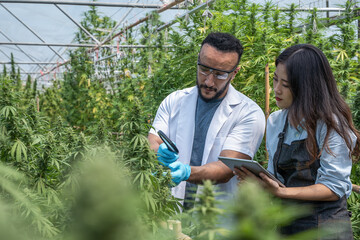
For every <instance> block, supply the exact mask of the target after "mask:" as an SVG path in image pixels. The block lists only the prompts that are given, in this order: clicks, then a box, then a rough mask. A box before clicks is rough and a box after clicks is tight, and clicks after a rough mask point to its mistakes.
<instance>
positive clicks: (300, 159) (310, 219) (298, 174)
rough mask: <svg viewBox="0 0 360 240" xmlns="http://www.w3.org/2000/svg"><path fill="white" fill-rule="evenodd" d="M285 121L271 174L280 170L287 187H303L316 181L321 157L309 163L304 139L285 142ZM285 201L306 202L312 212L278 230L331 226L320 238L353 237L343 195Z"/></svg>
mask: <svg viewBox="0 0 360 240" xmlns="http://www.w3.org/2000/svg"><path fill="white" fill-rule="evenodd" d="M287 126H288V120H287V119H286V122H285V126H284V129H283V131H282V132H281V133H280V134H279V142H278V146H277V149H276V152H275V155H274V161H273V164H274V174H275V177H277V174H278V173H279V174H280V175H281V176H282V177H283V178H284V184H285V186H286V187H303V186H309V185H313V184H315V180H316V176H317V170H318V168H319V167H320V159H316V160H315V161H313V162H311V158H310V155H309V153H308V151H307V149H306V146H305V139H303V140H298V141H293V142H292V143H291V145H288V144H285V143H284V136H285V134H286V130H287ZM282 201H283V202H284V204H292V203H296V204H300V205H301V206H303V205H308V206H309V207H310V209H311V212H310V213H309V215H308V216H305V217H302V218H299V219H296V220H295V221H293V222H292V223H291V224H290V225H288V226H285V227H282V228H281V232H282V233H283V234H285V235H292V234H295V233H298V232H302V231H305V230H309V229H312V228H319V227H320V228H321V227H324V226H325V227H326V226H328V227H330V228H331V230H334V231H335V233H332V234H331V235H330V237H327V238H326V237H325V238H322V239H329V240H330V239H334V240H335V239H338V240H340V239H343V240H351V239H353V234H352V229H351V222H350V217H349V212H348V211H347V204H346V197H345V196H343V197H342V198H341V199H339V200H337V201H301V200H290V199H283V200H282Z"/></svg>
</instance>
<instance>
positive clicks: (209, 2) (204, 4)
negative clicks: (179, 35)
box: [156, 0, 216, 32]
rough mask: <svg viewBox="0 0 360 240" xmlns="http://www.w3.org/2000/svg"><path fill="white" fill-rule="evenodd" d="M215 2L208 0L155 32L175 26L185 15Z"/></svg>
mask: <svg viewBox="0 0 360 240" xmlns="http://www.w3.org/2000/svg"><path fill="white" fill-rule="evenodd" d="M215 1H216V0H208V1H207V2H204V3H202V4H200V5H199V6H197V7H195V8H193V9H191V10H190V11H188V12H186V13H184V14H182V15H180V16H179V17H177V18H175V19H173V20H172V21H170V22H168V23H165V24H164V25H162V26H160V27H158V28H157V29H156V31H157V32H159V31H161V30H163V29H164V28H167V27H169V26H171V25H173V24H175V23H176V22H177V20H178V19H181V18H183V17H185V16H186V15H189V14H192V13H194V12H196V11H198V10H200V9H202V8H204V7H206V6H207V5H209V4H212V3H213V2H215Z"/></svg>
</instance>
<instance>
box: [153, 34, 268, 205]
mask: <svg viewBox="0 0 360 240" xmlns="http://www.w3.org/2000/svg"><path fill="white" fill-rule="evenodd" d="M242 52H243V48H242V46H241V43H240V41H239V40H238V39H236V38H235V37H234V36H232V35H230V34H227V33H211V34H209V35H208V36H207V37H206V38H205V39H204V41H203V42H202V44H201V49H200V53H199V56H198V62H197V65H198V67H197V79H196V86H195V87H191V88H187V89H183V90H178V91H175V92H173V93H171V94H170V95H169V96H167V97H166V98H165V99H164V100H163V102H162V103H161V105H160V107H159V109H158V111H157V114H156V117H155V120H154V122H153V127H154V129H155V130H154V129H151V130H150V133H149V136H148V140H149V142H150V147H151V148H152V149H153V150H155V151H157V155H158V160H159V161H160V162H161V163H162V164H163V165H165V166H168V167H169V168H170V170H171V174H172V178H173V181H174V183H175V184H177V186H176V187H174V188H172V193H173V195H174V196H175V197H177V198H180V199H184V198H185V203H184V207H185V208H189V207H191V202H193V201H187V199H191V195H193V194H192V193H191V190H192V189H193V188H194V186H195V187H197V184H201V183H202V181H203V180H205V179H210V180H212V181H214V182H216V183H217V184H219V185H218V186H219V191H222V192H227V193H234V192H235V190H236V179H235V178H232V177H233V176H234V175H233V172H232V170H231V169H229V168H228V167H227V166H226V165H225V164H223V163H222V162H221V161H219V160H218V156H219V155H221V156H225V157H233V158H242V159H251V158H253V156H254V154H255V152H256V151H257V149H258V148H259V146H260V143H261V141H262V138H263V135H264V129H265V117H264V113H263V112H262V110H261V109H260V107H259V106H258V105H257V104H256V103H255V102H253V101H252V100H251V99H249V98H248V97H246V96H245V95H243V94H242V93H240V92H238V91H237V90H235V88H234V87H233V86H232V85H231V84H230V82H231V81H232V80H233V79H234V77H235V75H236V74H237V73H238V71H239V69H240V67H238V64H239V62H240V58H241V55H242ZM158 130H162V131H163V132H164V133H165V134H166V135H167V136H168V137H169V138H170V139H171V140H172V141H174V142H175V143H176V146H177V148H178V149H179V154H176V153H174V152H171V151H170V150H169V149H167V147H166V145H165V144H164V143H163V142H162V140H161V139H160V138H159V136H158V135H157V131H158ZM185 181H187V182H185ZM185 192H186V193H185Z"/></svg>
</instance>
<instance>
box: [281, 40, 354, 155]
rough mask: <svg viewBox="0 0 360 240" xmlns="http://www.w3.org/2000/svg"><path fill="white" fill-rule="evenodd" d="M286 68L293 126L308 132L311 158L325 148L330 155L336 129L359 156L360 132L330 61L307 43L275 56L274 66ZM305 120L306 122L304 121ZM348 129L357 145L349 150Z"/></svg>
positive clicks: (352, 151) (289, 116)
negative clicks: (320, 135) (320, 141)
mask: <svg viewBox="0 0 360 240" xmlns="http://www.w3.org/2000/svg"><path fill="white" fill-rule="evenodd" d="M279 63H282V64H284V65H285V67H286V71H287V78H288V79H287V80H288V82H289V85H290V90H291V92H292V94H293V103H292V105H291V106H290V107H289V108H288V111H289V113H288V118H289V122H290V124H291V125H292V126H294V127H297V126H299V125H300V126H301V127H302V128H303V129H305V130H306V131H307V133H308V138H307V139H306V141H305V142H306V148H307V150H308V152H309V153H310V156H311V158H312V160H315V159H316V158H318V157H320V155H321V152H322V150H323V149H325V150H326V151H327V152H328V153H330V154H333V153H332V152H331V149H330V148H329V145H328V140H329V136H330V132H331V130H335V131H336V132H337V133H338V134H339V135H340V136H341V137H342V138H343V139H344V140H345V142H346V145H347V147H348V148H349V149H350V155H353V156H354V158H355V159H356V160H357V159H358V158H359V155H360V144H359V141H360V135H359V131H358V130H356V129H355V127H354V124H353V122H352V117H351V111H350V108H349V106H348V105H347V104H346V102H345V101H344V100H343V99H342V97H341V95H340V93H339V91H338V89H337V86H336V81H335V78H334V75H333V73H332V70H331V67H330V64H329V62H328V60H327V58H326V56H325V55H324V53H323V52H322V51H321V50H320V49H318V48H316V47H315V46H313V45H310V44H299V45H295V46H292V47H289V48H287V49H286V50H285V51H284V52H282V53H281V54H280V55H279V57H278V58H277V59H276V62H275V64H276V66H277V65H278V64H279ZM303 120H305V121H303ZM318 120H322V121H323V122H324V123H325V124H326V126H327V133H326V136H325V140H324V145H323V148H322V149H318V147H317V144H316V124H317V121H318ZM349 129H350V130H351V131H352V132H353V133H354V134H355V135H356V137H357V140H356V146H355V148H354V149H352V142H351V137H350V132H349Z"/></svg>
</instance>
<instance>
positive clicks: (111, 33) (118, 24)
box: [101, 0, 140, 45]
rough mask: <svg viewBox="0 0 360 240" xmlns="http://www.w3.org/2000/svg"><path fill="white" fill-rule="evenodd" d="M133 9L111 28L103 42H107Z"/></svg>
mask: <svg viewBox="0 0 360 240" xmlns="http://www.w3.org/2000/svg"><path fill="white" fill-rule="evenodd" d="M139 1H140V0H137V2H136V3H138V2H139ZM132 10H133V9H130V10H129V11H128V12H127V13H126V14H125V15H124V16H123V17H122V18H121V20H120V21H119V22H118V23H117V24H116V25H115V27H114V28H113V29H112V30H111V32H110V33H109V34H108V35H107V36H106V37H105V39H104V40H103V41H102V42H101V45H102V44H105V43H106V42H107V40H108V39H109V38H110V37H111V35H113V33H114V32H115V31H116V29H117V28H118V27H119V26H120V24H121V23H122V22H123V21H124V19H125V18H126V17H127V16H128V15H129V14H130V13H131V12H132Z"/></svg>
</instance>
